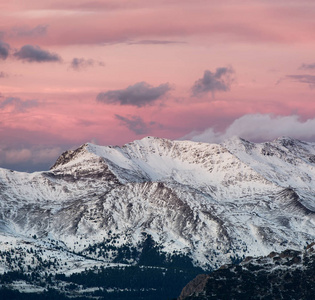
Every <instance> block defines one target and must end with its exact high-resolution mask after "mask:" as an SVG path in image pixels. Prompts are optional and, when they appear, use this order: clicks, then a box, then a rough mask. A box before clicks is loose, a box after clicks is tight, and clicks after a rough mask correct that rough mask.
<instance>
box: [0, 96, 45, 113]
mask: <svg viewBox="0 0 315 300" xmlns="http://www.w3.org/2000/svg"><path fill="white" fill-rule="evenodd" d="M38 105H39V103H38V100H34V99H32V100H24V101H23V100H21V99H20V98H17V97H8V98H5V99H4V100H0V109H4V108H6V107H13V109H14V111H15V112H25V111H27V110H28V109H29V108H32V107H36V106H38Z"/></svg>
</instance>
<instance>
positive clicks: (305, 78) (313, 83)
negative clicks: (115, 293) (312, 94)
mask: <svg viewBox="0 0 315 300" xmlns="http://www.w3.org/2000/svg"><path fill="white" fill-rule="evenodd" d="M285 78H286V79H288V80H291V81H294V82H300V83H306V84H308V85H309V87H310V88H312V89H313V88H315V75H308V74H304V75H287V76H286V77H285Z"/></svg>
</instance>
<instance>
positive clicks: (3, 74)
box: [0, 71, 9, 78]
mask: <svg viewBox="0 0 315 300" xmlns="http://www.w3.org/2000/svg"><path fill="white" fill-rule="evenodd" d="M6 77H9V75H8V74H7V73H5V72H3V71H1V72H0V78H6Z"/></svg>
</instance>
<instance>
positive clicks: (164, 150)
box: [0, 137, 315, 274]
mask: <svg viewBox="0 0 315 300" xmlns="http://www.w3.org/2000/svg"><path fill="white" fill-rule="evenodd" d="M314 157H315V144H313V143H305V142H301V141H297V140H293V139H290V138H279V139H277V140H275V141H273V142H268V143H262V144H254V143H250V142H248V141H245V140H242V139H239V138H233V139H231V140H228V141H225V142H224V143H223V144H221V145H216V144H207V143H195V142H190V141H170V140H166V139H159V138H153V137H147V138H144V139H142V140H139V141H134V142H132V143H129V144H126V145H124V146H122V147H118V146H115V147H113V146H107V147H104V146H97V145H93V144H84V145H82V146H81V147H80V148H78V149H77V150H74V151H67V152H65V153H63V154H62V155H61V156H60V157H59V158H58V160H57V161H56V163H55V164H54V165H53V166H52V168H51V169H50V170H49V171H45V172H35V173H32V174H28V173H21V172H15V171H9V170H5V169H0V192H1V194H0V198H1V199H0V200H1V201H0V251H2V252H3V253H4V252H5V251H10V249H16V248H17V247H18V248H19V249H22V250H23V249H24V250H23V251H24V252H27V251H28V252H29V253H27V254H25V255H26V259H24V260H23V261H22V262H21V261H20V263H19V264H18V262H17V263H16V264H13V263H12V261H8V260H7V259H6V258H5V257H6V256H5V255H2V256H1V255H0V266H1V269H0V270H2V271H3V272H5V271H10V270H21V269H22V270H27V268H28V267H27V265H28V263H29V261H34V263H33V266H34V267H35V266H36V261H37V258H36V257H34V255H33V254H32V253H31V250H30V248H31V247H32V248H33V250H34V249H35V250H36V251H40V250H43V249H45V251H46V255H45V259H46V260H47V262H48V261H56V262H57V263H56V264H51V266H50V271H51V272H53V273H58V272H59V273H65V272H68V274H70V273H71V270H73V269H75V270H77V271H80V270H81V271H82V270H84V269H85V268H90V267H92V266H93V265H95V266H97V267H100V266H106V264H113V263H114V264H117V263H124V264H128V265H137V264H139V263H140V262H143V260H142V259H141V257H143V256H141V255H142V254H141V253H143V251H144V249H145V247H146V246H145V245H148V244H149V245H151V247H152V248H153V249H154V251H155V252H157V256H160V257H159V258H156V259H157V260H156V262H155V263H154V262H152V261H151V262H150V263H149V264H152V263H153V264H159V266H162V265H167V264H170V263H171V261H172V260H175V259H177V258H178V257H181V258H183V257H186V258H187V259H189V260H191V262H192V263H193V264H194V265H195V266H198V267H202V268H204V269H205V270H211V269H215V268H218V267H219V266H220V265H222V264H224V263H229V262H231V261H238V260H241V259H242V258H243V257H245V256H257V255H267V254H268V253H270V252H271V251H277V252H280V251H283V250H285V249H286V248H292V249H296V250H299V249H302V248H303V247H304V246H305V245H306V243H307V242H308V243H311V242H312V241H314V240H315V230H314V229H315V219H314V213H315V198H314V196H313V195H314V190H315V184H314V180H315V159H314ZM8 241H9V242H8ZM22 250H21V251H22ZM33 252H34V251H33ZM33 258H34V259H33ZM16 259H17V260H18V258H16ZM157 261H159V263H157ZM65 262H67V265H64V263H65ZM30 268H32V266H31V267H30ZM44 270H45V267H43V271H44Z"/></svg>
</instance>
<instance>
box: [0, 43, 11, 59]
mask: <svg viewBox="0 0 315 300" xmlns="http://www.w3.org/2000/svg"><path fill="white" fill-rule="evenodd" d="M9 54H10V45H9V44H7V43H5V42H3V41H0V59H3V60H5V59H7V58H8V56H9Z"/></svg>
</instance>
